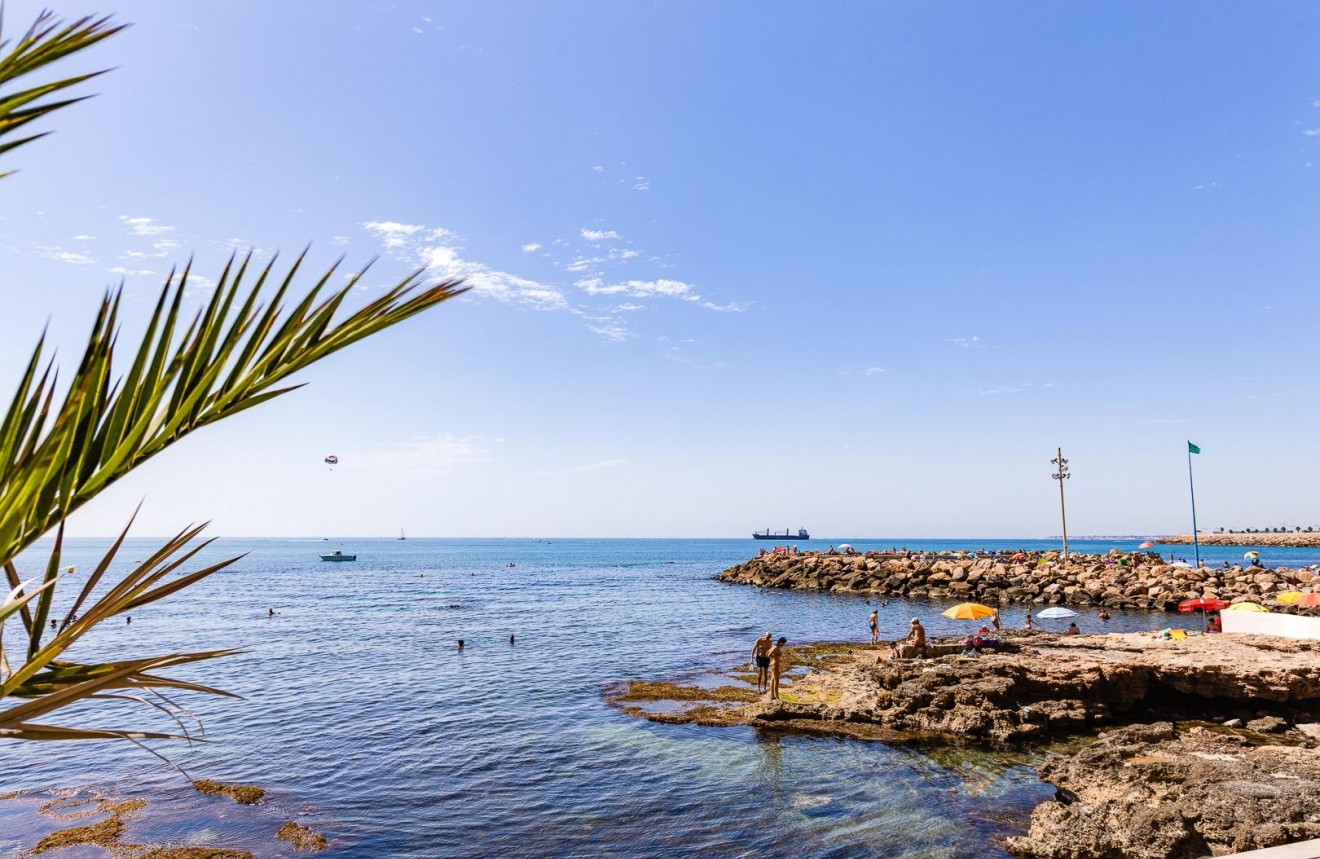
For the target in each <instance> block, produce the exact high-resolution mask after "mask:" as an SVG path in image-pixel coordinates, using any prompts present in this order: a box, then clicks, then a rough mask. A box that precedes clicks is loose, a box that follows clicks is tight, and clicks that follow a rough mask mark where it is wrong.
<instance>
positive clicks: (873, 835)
mask: <svg viewBox="0 0 1320 859" xmlns="http://www.w3.org/2000/svg"><path fill="white" fill-rule="evenodd" d="M851 542H852V543H853V545H855V546H857V547H858V548H859V549H863V550H865V549H869V548H882V547H887V546H888V545H890V543H891V542H892V541H883V542H875V543H868V542H865V541H851ZM818 543H819V546H818V545H817V544H818ZM1012 544H1013V545H1018V544H1023V541H1012ZM766 545H767V544H766V543H753V542H752V541H751V540H559V539H556V540H550V541H535V540H420V539H415V540H408V541H405V542H401V541H397V540H352V541H345V542H344V543H343V545H342V548H343V549H344V550H345V551H346V552H350V553H351V552H356V553H358V557H359V560H358V561H357V562H355V563H342V564H331V563H323V562H321V561H320V560H319V558H318V553H319V552H324V551H328V550H329V549H330V548H339V547H340V545H339V544H338V543H336V542H322V541H311V540H225V541H220V542H218V543H217V544H215V545H214V546H213V547H211V548H208V549H207V550H206V551H205V553H204V555H203V558H218V557H221V556H224V555H227V554H237V553H240V552H244V551H246V552H249V554H248V555H247V557H245V558H244V559H242V560H241V561H239V562H238V563H236V564H235V565H234V566H233V567H231V568H229V569H227V570H224V571H222V572H220V573H218V574H216V575H215V576H213V577H212V578H210V579H209V580H207V581H205V582H203V583H201V584H200V585H198V586H196V587H194V588H192V589H190V590H188V591H184V592H182V593H181V594H179V595H177V596H175V597H173V598H172V599H170V600H167V601H165V602H164V603H160V604H156V605H153V606H149V607H147V608H145V609H143V610H141V611H139V612H135V613H134V615H133V622H132V624H131V625H125V624H122V623H111V624H108V625H104V626H103V628H102V629H100V630H98V631H97V632H95V633H94V634H93V636H89V637H88V639H86V640H85V643H84V644H82V645H80V650H79V651H78V652H76V653H73V654H71V655H72V656H73V657H75V658H80V659H86V660H91V659H95V658H97V657H98V656H101V657H109V656H111V655H115V656H117V657H119V658H123V657H124V656H130V655H131V656H146V655H160V654H164V653H169V652H173V651H179V650H200V649H208V648H217V647H228V646H243V647H245V648H247V650H246V652H244V653H242V654H239V655H236V656H232V657H229V658H226V659H223V660H219V661H216V662H213V663H210V664H205V665H203V666H199V667H194V668H188V669H183V670H179V671H176V672H174V673H175V674H176V675H177V676H185V677H189V678H195V679H202V678H204V679H205V682H208V683H211V684H213V685H217V686H220V687H221V688H225V689H228V690H230V691H233V692H237V693H239V694H241V695H242V696H244V698H245V699H246V700H243V701H231V700H227V699H218V698H208V697H203V696H196V695H193V696H191V697H189V698H188V700H187V705H188V706H189V708H190V709H192V710H193V711H194V712H196V713H197V714H199V715H200V716H201V717H202V718H203V721H204V722H205V725H206V728H207V738H208V739H209V740H212V741H213V742H211V743H207V744H198V745H194V746H193V747H191V748H189V747H187V746H184V745H182V744H171V745H167V746H166V747H164V748H163V750H164V751H166V752H167V753H168V754H169V755H170V757H171V758H172V759H173V760H174V761H175V762H176V763H178V764H179V765H180V766H182V767H183V768H184V769H185V770H187V771H188V773H189V774H190V775H192V776H193V777H196V778H214V779H218V780H221V781H234V782H244V783H256V784H260V785H262V786H264V787H266V788H267V790H268V792H269V793H268V797H269V798H268V802H267V805H266V809H265V811H264V812H263V813H264V814H266V815H267V817H268V818H269V819H270V820H276V819H277V818H278V819H287V818H289V817H294V818H296V819H298V820H300V821H301V822H303V823H306V824H308V825H310V826H312V828H314V829H317V830H318V831H320V832H322V833H323V834H325V835H326V836H327V837H328V838H329V839H330V842H331V845H332V850H331V851H330V852H328V853H325V854H321V855H324V856H418V857H420V856H445V857H466V856H472V857H476V856H490V855H515V856H524V855H536V856H585V855H590V856H655V855H680V856H703V857H705V856H709V857H724V856H730V857H732V856H764V857H780V856H782V857H802V856H811V857H845V856H859V857H860V856H880V857H907V856H911V857H917V856H922V857H986V856H1001V855H1004V854H1003V852H1002V850H1000V849H999V848H998V847H997V846H996V844H995V842H996V840H997V839H999V838H1001V837H1002V836H1003V835H1005V834H1010V833H1013V832H1020V831H1022V830H1023V829H1024V828H1025V823H1026V818H1027V816H1028V815H1029V813H1030V810H1031V808H1032V807H1034V806H1035V804H1036V803H1038V802H1040V801H1041V800H1043V799H1045V798H1048V797H1049V796H1050V795H1051V794H1052V789H1051V788H1049V787H1048V786H1046V785H1043V784H1041V783H1040V782H1039V781H1038V780H1037V779H1036V777H1035V774H1034V770H1033V769H1032V767H1031V766H1030V765H1029V763H1028V762H1024V761H1023V760H1022V759H1020V758H1018V759H1014V758H1008V757H1005V756H1002V755H988V754H972V753H957V754H949V753H944V754H932V755H927V754H923V753H922V752H920V751H917V750H913V749H907V748H895V747H890V746H885V745H882V744H879V743H860V742H853V741H841V740H830V739H818V738H801V737H780V738H773V737H765V736H760V735H758V734H757V733H756V732H754V731H752V730H751V729H747V728H736V729H717V728H703V727H698V726H690V725H689V726H668V725H655V724H651V723H649V722H645V721H642V720H638V719H633V718H629V717H627V716H623V715H621V714H619V713H618V712H616V711H615V710H613V709H611V708H610V707H608V706H606V705H605V704H604V703H603V702H602V697H601V696H602V690H603V689H605V688H606V687H607V686H608V685H609V684H611V683H613V682H616V681H619V680H627V679H632V678H648V679H657V678H672V677H678V676H682V675H684V674H689V673H695V672H700V671H704V670H707V669H710V668H712V667H732V666H735V665H738V664H741V663H744V662H746V660H747V653H748V650H749V648H750V647H751V644H752V641H753V639H755V638H756V637H757V636H758V635H759V634H761V633H762V632H764V631H765V630H767V629H769V630H773V631H774V633H775V635H781V634H782V635H785V636H787V637H788V639H789V640H790V642H791V643H800V642H805V641H812V640H842V639H852V640H857V641H864V640H866V639H867V638H868V636H869V632H868V630H867V627H866V616H867V614H868V612H869V611H870V610H871V608H872V607H873V606H872V604H871V603H869V602H868V601H867V600H866V599H865V598H863V597H859V596H839V595H830V594H810V593H795V592H788V591H766V592H761V591H759V590H758V589H756V588H751V587H744V586H736V585H724V584H720V583H718V582H715V581H713V580H712V576H714V575H715V574H716V573H718V572H719V571H720V570H722V569H724V568H726V567H728V566H731V565H732V564H735V563H738V562H741V561H743V560H746V559H747V558H748V557H750V556H751V555H753V554H755V553H756V551H758V550H759V549H760V548H761V547H763V546H766ZM803 545H804V547H809V548H824V547H825V545H826V543H825V542H824V541H812V542H811V543H808V544H803ZM907 545H909V546H910V547H913V548H927V549H929V548H933V547H937V546H943V545H950V544H947V543H945V544H933V543H932V542H930V541H924V543H923V541H908V543H907ZM960 545H961V546H962V547H979V546H981V545H991V546H992V547H993V545H994V544H987V543H984V542H983V541H978V542H976V543H975V544H974V546H971V545H968V544H960ZM1001 545H1005V546H1006V545H1009V544H1008V543H1003V544H1001ZM1025 545H1028V546H1030V545H1034V544H1031V543H1026V544H1025ZM1110 545H1111V544H1109V543H1105V544H1103V548H1104V549H1108V548H1109V546H1110ZM1120 545H1123V546H1124V548H1130V547H1129V546H1127V545H1126V544H1120ZM103 548H104V543H103V542H101V541H78V542H75V543H73V544H72V545H71V546H70V547H69V548H67V550H66V557H65V559H64V563H66V564H67V563H74V564H77V565H78V568H79V570H80V571H81V570H87V569H90V568H91V566H92V565H93V564H94V562H95V560H96V558H97V557H98V554H99V552H100V551H101V550H103ZM152 548H154V544H153V543H152V542H151V541H130V542H129V543H128V544H127V546H126V547H125V549H124V550H123V552H122V553H121V557H122V558H123V559H124V561H125V563H126V562H127V561H129V560H131V559H136V558H142V557H145V555H146V553H147V552H148V551H149V550H150V549H152ZM1074 548H1076V549H1087V548H1088V545H1087V544H1083V545H1080V546H1075V547H1074ZM1095 548H1096V549H1098V548H1100V547H1099V546H1096V547H1095ZM1237 554H1238V556H1240V551H1239V552H1237ZM1203 555H1204V553H1203ZM1224 557H1225V558H1227V557H1229V555H1228V554H1225V555H1224ZM671 561H672V563H670V562H671ZM39 563H40V559H36V558H33V559H29V560H28V561H27V565H26V566H25V567H23V570H22V571H24V572H26V573H27V574H34V573H35V572H37V570H38V569H39ZM1280 563H1282V561H1280ZM1297 563H1301V561H1298V562H1297ZM509 564H514V565H516V566H508V565H509ZM81 580H82V578H81V573H79V574H76V575H75V577H74V581H75V584H76V585H80V583H81ZM75 589H76V587H69V586H68V585H67V584H66V585H65V589H64V590H65V592H64V594H63V598H64V599H65V600H68V599H71V598H72V596H73V593H72V592H73V591H74V590H75ZM455 606H456V607H455ZM271 607H273V608H275V609H276V610H278V611H279V612H280V613H279V614H278V615H276V616H275V617H268V616H267V614H266V612H267V609H268V608H271ZM945 607H946V604H944V603H939V604H935V603H918V604H910V603H906V602H904V601H902V600H890V601H889V603H888V605H885V606H882V607H880V623H881V628H882V632H885V633H888V634H889V636H890V637H894V636H897V635H898V634H900V633H901V632H902V631H903V630H905V629H906V626H907V621H908V619H909V618H910V617H912V616H917V617H921V618H922V619H923V620H924V621H925V622H926V625H927V628H928V629H929V630H930V632H931V634H932V635H936V636H938V635H942V634H953V633H956V632H965V631H967V629H968V628H969V627H968V625H967V624H965V623H960V622H957V621H950V620H947V619H945V618H943V617H941V616H940V614H939V612H940V611H941V610H942V609H943V608H945ZM57 610H58V607H57ZM1023 612H1024V610H1023V609H1020V608H1008V609H1006V610H1005V611H1004V623H1005V625H1008V626H1018V625H1020V624H1021V620H1022V614H1023ZM1114 615H1115V616H1114V618H1113V619H1112V620H1111V621H1108V622H1101V621H1099V620H1098V619H1096V618H1095V617H1094V616H1093V615H1092V614H1089V613H1083V615H1082V617H1080V618H1078V621H1079V625H1080V626H1081V628H1082V629H1083V631H1100V630H1102V629H1105V630H1132V629H1154V628H1159V627H1162V626H1167V625H1169V618H1168V616H1166V615H1150V614H1139V613H1125V612H1115V613H1114ZM510 634H514V635H516V643H515V644H512V645H511V644H510V643H509V640H508V638H509V635H510ZM459 638H462V639H464V640H465V641H466V648H465V649H464V650H463V651H462V652H459V651H458V650H457V649H456V646H455V642H456V641H457V639H459ZM12 646H14V645H13V644H12V642H11V647H12ZM62 718H63V719H64V720H65V721H66V722H69V723H73V722H74V720H75V718H76V719H77V722H78V723H79V724H86V725H97V726H107V727H135V728H144V727H150V728H154V729H157V730H167V729H169V728H170V727H171V726H170V725H169V724H168V723H165V722H162V721H160V720H159V719H157V718H156V717H155V716H154V715H152V714H151V713H149V712H148V711H147V710H145V709H143V708H141V707H125V706H124V705H119V704H114V703H111V704H109V705H106V706H103V707H99V708H97V711H96V712H89V713H83V712H80V713H78V714H77V716H75V715H73V714H65V715H64V716H63V717H62ZM0 755H2V757H0V793H3V792H6V791H11V790H16V789H35V788H92V789H97V790H102V791H106V792H108V793H112V794H114V795H116V796H148V797H155V798H158V799H164V800H166V801H167V803H168V805H169V809H170V813H171V814H175V813H178V812H179V808H180V807H181V806H182V807H183V808H184V809H185V810H186V808H187V806H188V804H189V803H202V802H207V803H214V802H216V800H214V799H212V798H207V799H205V800H203V799H201V798H198V797H196V795H195V794H193V793H192V791H191V789H190V788H188V787H187V785H186V784H183V782H182V779H181V777H180V776H179V775H178V774H177V773H176V772H174V771H173V770H172V769H170V768H169V767H167V766H165V765H164V764H161V763H160V762H158V761H157V760H156V759H155V758H153V757H151V756H150V755H148V754H146V753H145V752H143V751H141V750H139V749H136V748H134V747H133V746H131V745H128V744H125V743H115V742H84V743H66V744H20V743H13V742H8V743H4V744H2V745H0ZM207 807H209V808H214V807H216V806H214V805H209V806H207ZM6 813H7V812H6V810H5V803H0V851H3V850H6V849H8V850H12V849H14V848H15V847H16V846H17V841H16V840H14V839H15V838H16V837H17V836H15V835H14V833H13V826H7V825H6V818H5V815H6ZM9 813H11V814H12V812H9ZM244 814H247V813H244ZM244 814H238V813H237V812H235V813H234V814H233V815H232V816H231V817H232V819H231V820H229V822H228V823H226V824H223V825H219V826H217V827H213V828H212V830H211V831H210V832H209V834H208V833H207V832H201V833H199V832H198V831H197V829H196V827H194V828H192V829H189V828H188V826H186V825H182V824H180V825H178V826H174V827H172V826H171V825H169V823H168V821H167V822H166V823H162V824H159V825H157V826H156V831H155V833H154V834H156V835H159V836H160V837H162V838H164V837H171V838H176V839H180V838H194V839H197V840H202V841H206V840H208V839H209V840H210V841H211V842H212V843H215V842H217V841H218V842H220V843H231V842H232V840H233V838H234V837H236V836H235V832H234V827H239V828H240V829H241V828H242V827H243V826H255V825H257V824H255V823H248V822H245V821H249V820H250V819H251V815H247V816H244ZM185 816H186V815H185ZM10 822H11V823H12V822H13V820H12V819H11V821H10ZM276 825H278V824H276ZM6 838H9V839H10V840H8V841H7V840H6ZM226 839H228V840H226ZM25 843H26V844H28V845H30V843H31V840H30V839H29V840H27V841H26V842H25ZM249 846H251V845H249ZM286 852H287V851H286ZM277 853H278V851H277V850H276V851H274V852H267V853H266V854H262V853H261V852H260V849H259V850H258V855H276V854H277Z"/></svg>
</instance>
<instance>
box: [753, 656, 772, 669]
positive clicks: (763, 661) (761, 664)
mask: <svg viewBox="0 0 1320 859" xmlns="http://www.w3.org/2000/svg"><path fill="white" fill-rule="evenodd" d="M756 667H757V668H769V667H770V657H769V656H758V657H756Z"/></svg>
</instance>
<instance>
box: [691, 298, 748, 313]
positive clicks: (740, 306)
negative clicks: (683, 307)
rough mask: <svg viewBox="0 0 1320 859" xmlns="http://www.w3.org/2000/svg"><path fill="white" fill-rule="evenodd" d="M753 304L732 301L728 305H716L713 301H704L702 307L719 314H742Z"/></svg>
mask: <svg viewBox="0 0 1320 859" xmlns="http://www.w3.org/2000/svg"><path fill="white" fill-rule="evenodd" d="M750 303H751V302H747V301H730V302H729V303H728V304H716V303H715V302H713V301H703V302H701V306H702V307H703V308H705V309H706V310H714V311H716V312H718V313H742V312H743V311H744V310H746V309H747V307H748V306H749V305H750Z"/></svg>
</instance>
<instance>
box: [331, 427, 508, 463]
mask: <svg viewBox="0 0 1320 859" xmlns="http://www.w3.org/2000/svg"><path fill="white" fill-rule="evenodd" d="M489 458H490V449H489V447H487V445H486V442H485V440H484V439H482V438H481V437H479V436H455V435H449V434H447V433H446V434H443V435H437V436H424V437H418V438H414V439H412V440H410V441H407V442H401V443H399V444H395V445H392V446H390V447H386V448H383V449H380V450H371V451H366V452H365V453H362V454H359V455H357V456H352V455H349V456H344V455H343V454H341V455H340V458H339V461H340V463H341V466H342V467H345V468H361V469H367V470H374V471H398V472H409V473H411V472H418V471H432V472H434V471H452V470H453V469H455V468H458V467H459V466H463V465H474V464H478V463H482V462H486V461H487V460H489Z"/></svg>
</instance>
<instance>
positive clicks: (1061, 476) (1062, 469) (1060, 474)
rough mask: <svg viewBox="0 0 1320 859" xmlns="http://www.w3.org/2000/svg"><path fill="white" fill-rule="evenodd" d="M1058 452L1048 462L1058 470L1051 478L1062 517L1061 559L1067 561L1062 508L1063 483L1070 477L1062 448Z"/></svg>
mask: <svg viewBox="0 0 1320 859" xmlns="http://www.w3.org/2000/svg"><path fill="white" fill-rule="evenodd" d="M1058 451H1059V455H1058V456H1056V457H1055V458H1054V459H1051V460H1050V462H1052V463H1054V465H1055V466H1056V467H1057V468H1058V469H1059V470H1058V471H1056V472H1054V474H1053V475H1051V476H1052V477H1053V478H1054V479H1055V480H1057V481H1059V515H1060V516H1062V517H1063V559H1064V560H1065V561H1066V560H1068V510H1067V508H1066V507H1064V506H1063V481H1065V480H1067V479H1068V478H1070V477H1072V475H1071V474H1069V473H1068V460H1066V459H1064V458H1063V448H1059V449H1058Z"/></svg>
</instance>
